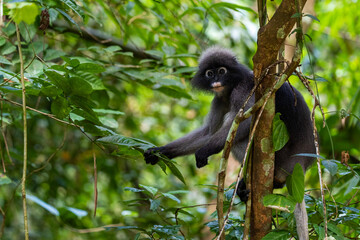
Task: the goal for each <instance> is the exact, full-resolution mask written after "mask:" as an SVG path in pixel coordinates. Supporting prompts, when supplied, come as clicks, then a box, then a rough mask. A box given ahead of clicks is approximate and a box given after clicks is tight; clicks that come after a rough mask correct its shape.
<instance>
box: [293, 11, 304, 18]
mask: <svg viewBox="0 0 360 240" xmlns="http://www.w3.org/2000/svg"><path fill="white" fill-rule="evenodd" d="M301 16H302V13H298V12H297V13H294V14H293V15H292V16H291V18H299V17H301Z"/></svg>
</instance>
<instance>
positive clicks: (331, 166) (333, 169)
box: [321, 160, 339, 176]
mask: <svg viewBox="0 0 360 240" xmlns="http://www.w3.org/2000/svg"><path fill="white" fill-rule="evenodd" d="M338 162H339V161H336V160H322V161H321V164H322V165H323V166H324V167H325V168H326V169H327V170H328V171H329V172H330V174H331V176H335V174H336V173H337V171H338V165H337V163H338Z"/></svg>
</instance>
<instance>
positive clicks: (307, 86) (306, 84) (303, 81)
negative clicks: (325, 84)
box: [295, 71, 326, 127]
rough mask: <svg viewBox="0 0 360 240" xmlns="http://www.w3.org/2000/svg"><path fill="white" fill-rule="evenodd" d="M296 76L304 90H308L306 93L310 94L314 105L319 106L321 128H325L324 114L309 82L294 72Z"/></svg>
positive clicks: (297, 72)
mask: <svg viewBox="0 0 360 240" xmlns="http://www.w3.org/2000/svg"><path fill="white" fill-rule="evenodd" d="M295 73H296V75H297V76H298V78H299V79H300V80H301V82H302V83H303V85H304V86H305V88H306V89H307V90H308V92H309V93H310V94H311V96H312V97H313V99H314V101H315V104H316V105H317V106H319V109H320V111H321V115H322V118H323V127H325V125H326V123H325V113H324V109H323V108H322V106H321V104H320V101H319V99H318V98H317V97H316V96H315V94H314V91H313V90H312V89H311V87H310V84H309V81H308V80H307V79H306V78H305V77H304V76H303V74H301V73H300V72H299V71H295Z"/></svg>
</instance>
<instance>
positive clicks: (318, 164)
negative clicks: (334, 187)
mask: <svg viewBox="0 0 360 240" xmlns="http://www.w3.org/2000/svg"><path fill="white" fill-rule="evenodd" d="M317 105H318V104H317V103H316V101H315V103H314V107H313V110H312V113H311V120H312V122H313V135H314V143H315V149H316V155H319V154H320V150H319V141H318V133H317V129H316V124H315V109H316V106H317ZM316 160H317V161H316V163H317V167H318V175H319V181H320V190H321V198H322V202H323V213H324V230H325V240H326V239H327V217H326V201H325V192H324V181H323V178H322V173H321V160H320V158H318V157H317V158H316Z"/></svg>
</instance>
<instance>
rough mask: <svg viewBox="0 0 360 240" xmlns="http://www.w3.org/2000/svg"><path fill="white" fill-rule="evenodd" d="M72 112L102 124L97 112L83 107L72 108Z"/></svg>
mask: <svg viewBox="0 0 360 240" xmlns="http://www.w3.org/2000/svg"><path fill="white" fill-rule="evenodd" d="M71 113H74V114H76V115H78V116H80V117H83V118H85V119H86V120H88V121H90V122H92V123H95V124H97V125H101V122H100V120H99V119H98V117H97V116H96V114H95V113H94V112H89V111H84V110H83V109H79V108H78V109H74V110H72V111H71Z"/></svg>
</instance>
